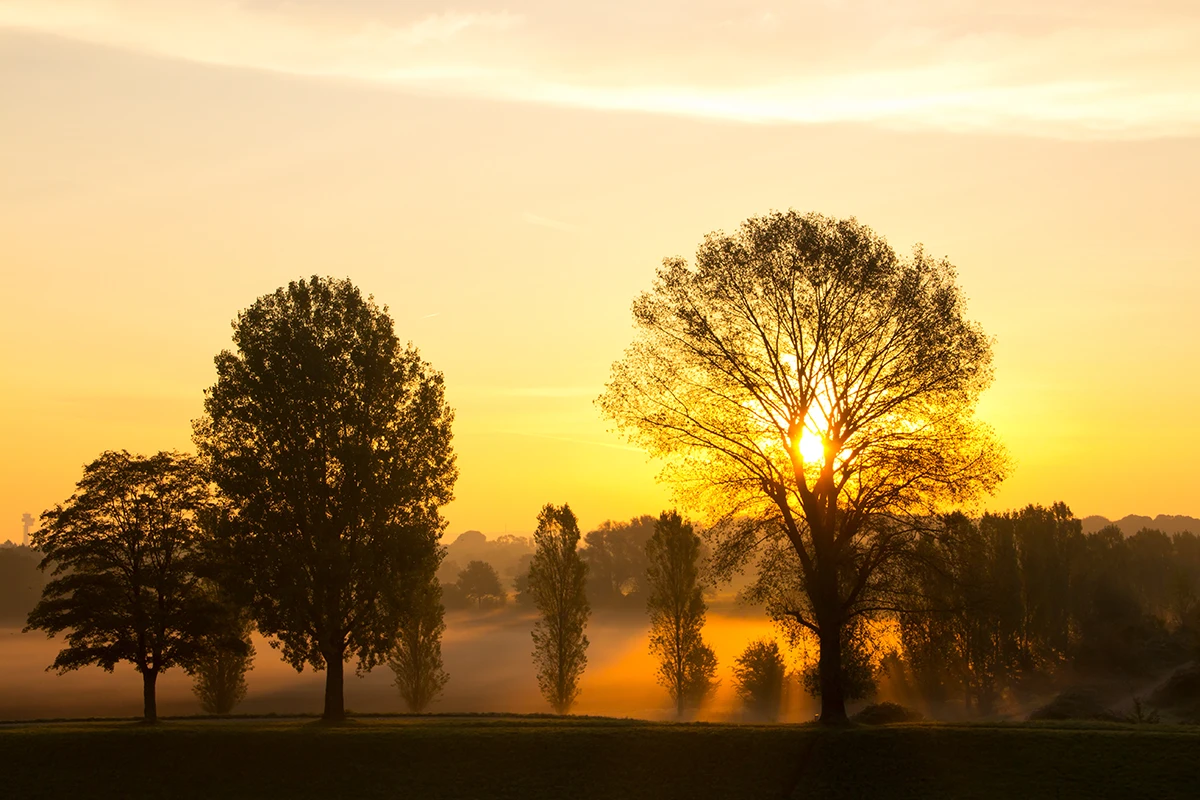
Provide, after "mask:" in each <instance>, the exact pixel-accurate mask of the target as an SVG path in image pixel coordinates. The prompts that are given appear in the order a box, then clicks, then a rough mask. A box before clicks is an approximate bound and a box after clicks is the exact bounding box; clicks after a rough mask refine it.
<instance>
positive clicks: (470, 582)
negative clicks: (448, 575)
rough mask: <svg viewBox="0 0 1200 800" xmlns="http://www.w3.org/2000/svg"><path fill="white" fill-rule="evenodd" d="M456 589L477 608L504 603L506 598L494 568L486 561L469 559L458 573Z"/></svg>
mask: <svg viewBox="0 0 1200 800" xmlns="http://www.w3.org/2000/svg"><path fill="white" fill-rule="evenodd" d="M458 590H459V592H460V593H461V594H462V596H463V597H464V598H466V599H467V600H469V601H470V602H473V603H474V604H475V606H476V607H477V608H483V607H484V606H485V605H489V606H491V605H497V606H498V605H504V601H505V599H506V596H505V593H504V586H503V585H502V584H501V583H500V576H499V575H498V574H497V573H496V568H495V567H493V566H492V565H491V564H489V563H487V562H486V561H471V562H470V563H468V564H467V566H466V569H464V570H462V571H461V572H459V573H458Z"/></svg>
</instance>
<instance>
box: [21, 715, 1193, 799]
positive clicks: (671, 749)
mask: <svg viewBox="0 0 1200 800" xmlns="http://www.w3.org/2000/svg"><path fill="white" fill-rule="evenodd" d="M0 775H2V784H0V790H2V791H0V795H3V796H4V797H6V798H14V800H15V799H16V798H205V800H209V798H287V799H288V800H305V799H306V798H321V799H322V800H332V799H333V798H347V799H350V798H382V797H388V798H399V797H412V798H521V799H522V800H532V799H533V798H689V800H691V799H693V798H790V797H795V798H808V797H900V798H904V797H913V798H917V797H920V798H931V797H954V798H993V797H994V798H1040V797H1046V798H1073V797H1079V798H1092V797H1114V798H1117V797H1119V798H1172V797H1180V798H1183V797H1197V796H1200V728H1194V727H1174V726H1161V725H1148V726H1132V725H1116V724H1113V725H1100V724H1088V725H1068V724H1059V725H1041V724H1038V725H1034V724H1022V725H997V726H987V725H969V726H952V725H934V724H931V725H900V726H889V727H884V728H865V727H860V728H851V729H847V730H839V731H827V730H821V729H818V728H815V727H812V726H774V727H768V726H761V727H758V726H731V725H704V724H691V725H669V724H654V723H646V722H636V721H625V720H614V719H603V718H566V719H554V718H544V717H486V716H480V717H449V716H446V717H441V716H435V717H424V718H414V717H380V718H370V717H368V718H358V719H355V720H353V721H351V722H349V723H347V724H345V725H343V726H337V727H327V726H322V725H320V724H319V723H317V722H315V721H314V720H311V719H262V718H259V719H228V720H219V721H216V720H199V719H187V720H172V721H167V722H164V723H162V724H160V725H158V726H154V727H146V726H141V725H138V724H136V723H130V722H112V721H107V722H77V723H41V724H17V725H7V726H0Z"/></svg>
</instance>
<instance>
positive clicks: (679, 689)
mask: <svg viewBox="0 0 1200 800" xmlns="http://www.w3.org/2000/svg"><path fill="white" fill-rule="evenodd" d="M699 556H700V537H699V536H697V535H696V534H695V532H694V531H693V530H692V526H691V524H690V523H687V522H684V521H683V517H681V516H680V515H679V512H677V511H664V512H663V513H662V516H660V517H659V518H658V521H657V522H656V523H655V525H654V534H653V536H651V537H650V540H649V541H648V542H647V543H646V561H647V564H648V566H647V568H646V582H647V584H648V585H649V588H650V595H649V597H648V598H647V600H646V610H647V612H648V613H649V615H650V652H651V653H652V654H653V655H654V656H656V657H657V658H658V682H659V683H661V684H662V685H663V686H665V687H666V689H667V691H668V692H669V693H670V695H671V700H672V701H673V702H674V703H675V711H676V713H677V714H678V715H679V716H683V714H684V711H685V710H686V709H687V708H689V707H695V706H698V705H700V703H701V702H703V700H704V699H705V698H706V697H707V696H708V695H709V694H710V693H711V692H712V691H713V689H715V688H716V685H717V684H716V681H715V680H714V678H713V676H714V675H715V674H716V671H717V657H716V655H715V654H714V653H713V651H712V648H710V647H709V646H708V645H706V644H705V643H704V638H703V635H702V633H703V629H704V616H705V612H706V610H707V605H706V604H705V602H704V594H703V586H702V585H701V582H700V570H699V566H698V564H697V561H698V559H699Z"/></svg>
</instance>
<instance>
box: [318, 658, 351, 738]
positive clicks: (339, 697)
mask: <svg viewBox="0 0 1200 800" xmlns="http://www.w3.org/2000/svg"><path fill="white" fill-rule="evenodd" d="M343 657H344V656H343V654H342V653H337V654H327V655H326V656H325V711H324V713H322V714H321V719H323V720H325V721H326V722H341V721H342V720H344V719H345V718H346V699H345V697H344V695H343V693H342V688H343V683H344V681H343V680H342V679H343V676H344V674H345V662H344V661H343Z"/></svg>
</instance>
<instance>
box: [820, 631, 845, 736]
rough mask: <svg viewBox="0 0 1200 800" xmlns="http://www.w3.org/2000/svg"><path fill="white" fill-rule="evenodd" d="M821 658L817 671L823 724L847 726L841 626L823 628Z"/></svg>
mask: <svg viewBox="0 0 1200 800" xmlns="http://www.w3.org/2000/svg"><path fill="white" fill-rule="evenodd" d="M820 642H821V657H820V661H818V662H817V670H818V674H819V676H820V683H821V724H822V725H845V724H846V722H847V721H848V718H847V717H846V692H845V686H843V685H842V630H841V626H840V625H822V626H821V635H820Z"/></svg>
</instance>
